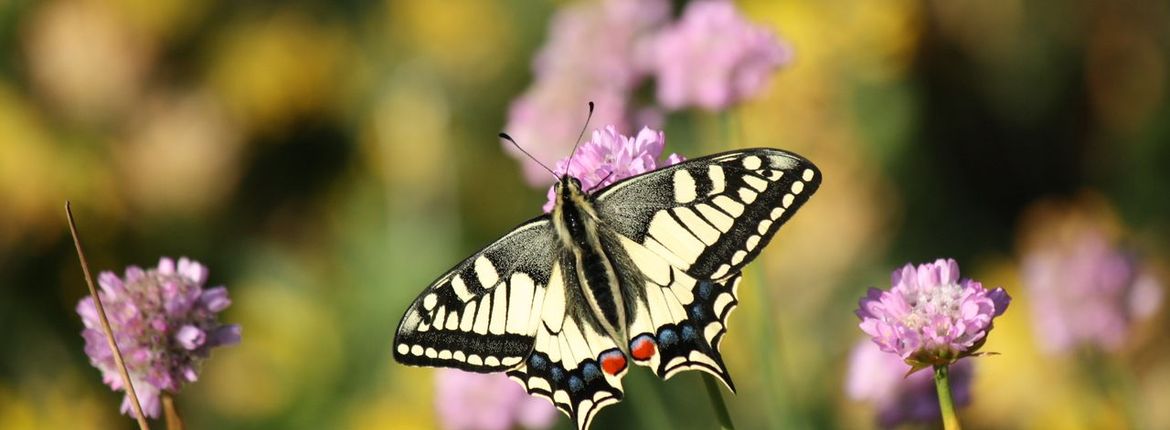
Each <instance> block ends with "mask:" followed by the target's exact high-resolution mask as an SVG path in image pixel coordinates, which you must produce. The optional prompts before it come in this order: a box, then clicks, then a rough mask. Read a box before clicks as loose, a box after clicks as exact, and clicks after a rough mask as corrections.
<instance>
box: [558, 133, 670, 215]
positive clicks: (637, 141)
mask: <svg viewBox="0 0 1170 430" xmlns="http://www.w3.org/2000/svg"><path fill="white" fill-rule="evenodd" d="M664 149H666V134H665V133H663V132H662V131H656V130H651V129H649V128H642V131H639V132H638V135H637V136H634V137H628V136H624V135H622V134H621V133H618V131H617V128H616V127H614V126H612V125H610V126H606V127H605V128H604V129H602V130H595V131H594V132H593V136H592V138H591V139H590V140H589V141H588V142H585V143H584V144H582V145H581V146H579V147H578V148H577V152H576V153H575V155H573V156H572V157H571V158H572V160H573V164H572V165H571V166H570V165H569V160H570V157H568V156H567V157H565V158H563V159H561V160H560V161H558V162H557V166H556V169H553V171H554V172H556V174H557V176H560V175H563V174H565V173H568V174H569V176H572V177H574V178H577V180H579V181H581V189H582V190H584V191H586V192H590V191H593V190H596V189H601V188H602V187H605V186H606V185H609V184H612V183H614V182H617V181H620V180H622V179H625V178H629V177H631V176H637V175H640V174H642V173H646V172H649V171H652V170H655V169H659V168H662V167H666V166H671V165H674V164H678V163H680V162H682V161H683V160H685V158H683V157H682V156H681V155H678V154H670V156H669V157H667V159H666V160H665V161H658V159H659V158H660V157H661V156H662V151H663V150H664ZM555 203H556V192H555V191H554V187H551V186H550V187H549V188H548V202H546V203H545V204H544V211H545V212H551V211H552V209H553V205H554V204H555Z"/></svg>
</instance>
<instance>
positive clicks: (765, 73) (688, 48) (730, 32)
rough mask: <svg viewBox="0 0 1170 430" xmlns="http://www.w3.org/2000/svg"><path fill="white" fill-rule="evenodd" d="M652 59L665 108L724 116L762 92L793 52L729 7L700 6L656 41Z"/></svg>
mask: <svg viewBox="0 0 1170 430" xmlns="http://www.w3.org/2000/svg"><path fill="white" fill-rule="evenodd" d="M650 55H651V58H650V60H649V61H650V62H651V64H650V65H649V67H650V68H651V69H652V70H653V71H654V73H655V76H656V77H657V79H658V81H657V84H658V102H659V103H661V104H662V105H663V106H664V107H666V108H668V109H680V108H685V107H689V106H698V107H700V108H703V109H707V110H722V109H725V108H727V107H728V106H731V105H732V104H734V103H736V102H739V101H741V100H744V99H747V98H749V97H752V96H753V95H755V94H756V93H758V92H760V91H761V90H763V88H764V86H765V85H766V84H767V83H768V79H769V78H770V77H771V75H772V73H773V72H774V71H776V69H778V68H780V67H781V66H783V65H784V64H786V63H788V62H789V61H791V59H792V49H791V48H790V47H789V46H788V45H787V44H786V43H784V42H782V41H780V40H778V39H777V38H776V35H775V34H773V33H772V32H771V31H770V30H768V29H767V28H765V27H761V26H756V25H753V24H752V23H751V22H748V21H747V20H746V19H744V17H743V16H742V15H740V13H739V11H738V10H737V9H736V7H735V5H734V4H732V3H731V2H730V1H724V0H699V1H693V2H690V3H689V4H687V7H686V10H684V11H683V15H682V19H680V20H679V22H677V23H675V24H673V25H671V26H670V27H668V28H666V29H664V30H663V31H662V32H661V33H660V34H659V35H658V36H657V39H656V40H655V41H654V42H653V44H652V47H651V53H650Z"/></svg>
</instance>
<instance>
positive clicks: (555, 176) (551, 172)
mask: <svg viewBox="0 0 1170 430" xmlns="http://www.w3.org/2000/svg"><path fill="white" fill-rule="evenodd" d="M500 138H501V139H504V140H506V141H509V142H512V146H515V147H516V149H519V150H520V152H523V153H524V155H527V156H528V158H531V159H532V161H535V162H536V164H539V165H540V167H543V168H544V170H548V173H549V174H550V175H552V176H553V179H554V180H560V178H558V177H557V174H556V172H553V171H552V169H550V168H548V166H545V165H544V163H541V162H540V160H537V159H536V157H533V156H532V154H529V153H528V151H525V150H524V148H521V147H520V144H519V143H516V140H514V139H512V136H509V135H508V133H500Z"/></svg>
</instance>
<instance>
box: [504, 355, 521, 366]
mask: <svg viewBox="0 0 1170 430" xmlns="http://www.w3.org/2000/svg"><path fill="white" fill-rule="evenodd" d="M520 360H523V358H521V357H504V359H503V360H500V364H503V365H505V366H515V365H517V364H520Z"/></svg>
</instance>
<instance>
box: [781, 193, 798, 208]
mask: <svg viewBox="0 0 1170 430" xmlns="http://www.w3.org/2000/svg"><path fill="white" fill-rule="evenodd" d="M795 199H796V197H795V196H793V195H792V194H785V195H784V199H783V200H782V202H783V203H784V207H789V206H792V201H793V200H795Z"/></svg>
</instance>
